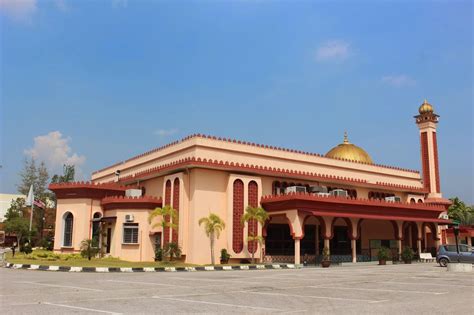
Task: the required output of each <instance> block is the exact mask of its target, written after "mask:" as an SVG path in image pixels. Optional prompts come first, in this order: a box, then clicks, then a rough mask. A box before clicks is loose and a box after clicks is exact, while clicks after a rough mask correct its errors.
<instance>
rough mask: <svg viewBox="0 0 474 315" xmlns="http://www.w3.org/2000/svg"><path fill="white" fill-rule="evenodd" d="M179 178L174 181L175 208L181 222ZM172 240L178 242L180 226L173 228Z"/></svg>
mask: <svg viewBox="0 0 474 315" xmlns="http://www.w3.org/2000/svg"><path fill="white" fill-rule="evenodd" d="M179 183H180V182H179V178H175V180H174V182H173V208H174V209H175V210H176V215H177V218H178V222H179ZM171 236H172V240H173V242H174V243H177V242H178V227H177V226H176V227H175V228H174V229H173V233H172V235H171Z"/></svg>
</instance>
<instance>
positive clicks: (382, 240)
mask: <svg viewBox="0 0 474 315" xmlns="http://www.w3.org/2000/svg"><path fill="white" fill-rule="evenodd" d="M360 240H361V255H362V256H364V257H365V259H367V260H372V261H374V260H377V254H378V251H379V249H380V248H381V247H385V248H388V249H390V251H391V252H392V257H395V256H396V255H397V253H398V241H397V238H396V231H395V229H394V226H393V224H392V222H391V221H387V220H371V219H364V220H363V221H362V222H361V224H360Z"/></svg>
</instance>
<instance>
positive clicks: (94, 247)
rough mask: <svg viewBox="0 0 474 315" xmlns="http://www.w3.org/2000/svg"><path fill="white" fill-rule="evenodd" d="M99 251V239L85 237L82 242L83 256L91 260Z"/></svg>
mask: <svg viewBox="0 0 474 315" xmlns="http://www.w3.org/2000/svg"><path fill="white" fill-rule="evenodd" d="M98 252H99V246H98V244H97V240H96V239H95V238H93V239H85V240H83V241H82V242H81V256H82V257H84V258H85V257H87V259H89V260H91V258H92V257H94V256H95V255H97V253H98Z"/></svg>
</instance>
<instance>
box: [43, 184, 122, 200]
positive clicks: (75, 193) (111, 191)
mask: <svg viewBox="0 0 474 315" xmlns="http://www.w3.org/2000/svg"><path fill="white" fill-rule="evenodd" d="M48 188H49V190H51V191H53V192H54V193H55V194H56V197H57V198H58V199H74V198H93V199H102V198H104V197H106V196H123V195H125V190H126V189H127V188H126V187H124V186H120V185H117V184H115V183H104V184H97V183H92V182H72V183H57V184H50V185H49V186H48Z"/></svg>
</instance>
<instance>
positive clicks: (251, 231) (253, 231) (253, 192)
mask: <svg viewBox="0 0 474 315" xmlns="http://www.w3.org/2000/svg"><path fill="white" fill-rule="evenodd" d="M248 205H249V206H251V207H257V206H258V185H257V183H256V182H255V181H251V182H250V183H249V184H248ZM257 234H258V224H257V221H256V220H251V221H249V223H248V236H251V235H257ZM247 245H248V249H249V252H250V253H255V252H256V251H257V247H258V246H257V241H250V242H248V244H247Z"/></svg>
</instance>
